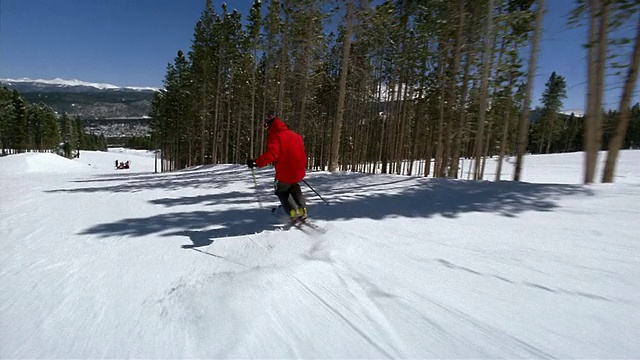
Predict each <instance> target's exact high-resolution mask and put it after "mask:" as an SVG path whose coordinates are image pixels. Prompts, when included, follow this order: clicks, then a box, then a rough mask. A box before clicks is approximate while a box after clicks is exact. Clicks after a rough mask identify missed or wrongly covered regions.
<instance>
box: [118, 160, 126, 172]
mask: <svg viewBox="0 0 640 360" xmlns="http://www.w3.org/2000/svg"><path fill="white" fill-rule="evenodd" d="M128 168H129V160H127V161H124V162H122V161H118V160H116V169H117V170H122V169H128Z"/></svg>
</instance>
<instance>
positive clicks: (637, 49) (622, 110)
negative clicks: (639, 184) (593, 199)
mask: <svg viewBox="0 0 640 360" xmlns="http://www.w3.org/2000/svg"><path fill="white" fill-rule="evenodd" d="M638 64H640V22H638V27H637V30H636V39H635V45H634V47H633V53H632V55H631V61H630V63H629V68H628V70H627V78H626V80H625V83H624V88H623V90H622V96H621V98H620V107H619V108H618V112H619V118H618V126H617V127H616V130H615V133H614V135H613V137H612V138H611V141H610V142H609V152H608V153H607V160H606V162H605V166H604V173H603V175H602V182H603V183H611V182H613V177H614V175H615V170H616V162H617V161H618V154H619V153H620V148H621V147H622V143H623V142H624V138H625V135H626V133H627V127H628V125H629V113H630V107H631V98H632V96H633V92H634V90H635V87H636V83H637V81H638Z"/></svg>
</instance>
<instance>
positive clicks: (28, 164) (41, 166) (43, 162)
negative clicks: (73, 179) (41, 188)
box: [0, 153, 90, 175]
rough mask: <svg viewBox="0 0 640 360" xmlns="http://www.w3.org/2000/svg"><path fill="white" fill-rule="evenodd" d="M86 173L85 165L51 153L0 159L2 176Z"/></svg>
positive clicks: (86, 167)
mask: <svg viewBox="0 0 640 360" xmlns="http://www.w3.org/2000/svg"><path fill="white" fill-rule="evenodd" d="M88 171H90V168H89V167H88V166H87V165H86V164H82V163H79V162H76V161H74V160H70V159H67V158H64V157H62V156H60V155H56V154H52V153H23V154H16V155H9V156H5V157H1V158H0V173H1V174H3V175H18V174H32V173H79V172H80V173H81V172H88Z"/></svg>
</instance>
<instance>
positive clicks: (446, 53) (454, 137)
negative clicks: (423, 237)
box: [151, 0, 638, 179]
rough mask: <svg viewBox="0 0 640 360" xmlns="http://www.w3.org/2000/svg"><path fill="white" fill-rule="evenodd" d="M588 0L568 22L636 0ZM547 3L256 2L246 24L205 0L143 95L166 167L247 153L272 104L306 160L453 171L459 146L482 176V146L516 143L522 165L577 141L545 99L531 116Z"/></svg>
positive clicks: (260, 136) (499, 149) (260, 142)
mask: <svg viewBox="0 0 640 360" xmlns="http://www.w3.org/2000/svg"><path fill="white" fill-rule="evenodd" d="M592 3H593V4H592ZM585 4H587V3H585V2H584V1H576V7H577V11H576V13H575V14H574V16H575V18H576V19H578V20H580V19H582V18H589V16H591V15H592V14H596V15H594V16H600V19H604V22H605V23H609V22H613V21H614V20H615V21H616V24H624V23H625V21H626V23H627V24H628V23H629V21H632V20H629V19H635V17H634V16H627V17H626V18H623V17H621V16H618V14H622V13H624V14H626V15H629V14H631V15H633V14H634V12H635V11H637V10H638V9H637V8H638V5H637V4H635V3H632V2H629V1H625V0H616V1H604V2H603V1H601V0H594V1H592V2H589V3H588V5H585ZM604 5H607V6H609V8H608V11H607V12H605V13H603V12H601V11H600V10H601V9H600V7H602V6H604ZM585 6H586V7H587V9H586V10H585ZM544 8H545V7H544V0H537V1H534V0H452V1H431V2H428V3H424V2H420V1H410V0H395V1H386V2H384V3H382V4H380V5H377V6H375V7H374V6H372V5H371V2H370V1H366V0H359V1H356V0H345V1H337V2H336V1H330V0H296V1H294V0H270V1H267V2H266V3H265V4H264V5H263V4H262V3H261V2H260V1H259V0H256V1H255V2H254V4H253V7H252V8H251V10H250V13H249V14H248V16H247V17H246V21H244V22H243V16H242V15H241V14H240V13H238V12H237V11H229V10H228V9H227V8H226V6H225V5H224V4H223V5H222V8H221V9H222V11H221V12H220V13H218V12H216V10H215V9H214V6H213V3H212V2H211V1H210V0H206V3H205V8H204V10H203V12H202V14H201V17H200V19H199V21H198V22H197V23H196V24H195V27H194V34H193V38H192V42H191V46H190V48H189V50H188V51H187V52H186V53H185V52H183V51H181V50H180V51H178V52H177V56H176V57H175V58H174V59H173V61H172V62H171V63H169V64H168V65H167V73H166V76H165V79H164V89H162V90H161V91H160V92H158V93H157V94H156V97H155V98H154V101H153V104H152V114H151V116H152V122H151V128H152V133H153V142H154V145H155V147H157V148H160V149H162V156H163V160H165V161H163V170H165V171H166V170H169V171H170V170H175V169H180V168H184V167H187V166H192V165H197V164H210V163H241V162H243V161H244V160H245V159H246V158H253V157H255V156H256V155H257V154H258V153H259V152H260V151H261V150H262V149H263V147H264V140H265V139H264V137H265V133H264V131H263V130H262V119H264V118H265V117H266V116H267V115H269V114H276V115H277V116H279V117H280V118H281V119H283V120H284V121H285V122H286V123H287V125H289V127H290V128H292V129H293V130H295V131H297V132H299V133H301V134H302V135H303V137H304V140H305V143H306V147H307V150H308V155H309V166H310V167H311V168H314V169H329V170H332V171H333V170H336V169H340V170H350V171H363V172H373V171H378V169H381V171H382V172H383V173H397V174H400V173H401V172H405V173H414V172H415V169H411V167H409V168H407V169H405V170H403V168H402V166H401V164H402V163H403V162H404V161H406V160H416V159H434V160H435V161H434V166H430V165H429V164H430V162H427V164H428V166H427V167H426V168H425V169H424V175H425V176H426V175H432V176H439V177H457V176H458V174H459V159H460V158H463V157H467V158H474V159H475V166H474V178H482V177H483V169H484V166H483V164H484V161H485V159H486V157H487V156H491V155H498V156H500V157H502V156H506V155H513V154H518V155H519V156H518V164H519V166H521V164H522V155H523V154H524V153H525V152H529V151H531V152H550V151H557V150H559V149H565V150H577V149H579V148H580V145H579V144H580V141H581V140H580V136H581V133H583V132H584V131H586V128H585V129H584V130H583V129H580V128H577V129H576V126H575V124H574V120H575V123H579V120H577V118H573V119H571V120H569V119H567V118H564V117H562V116H560V115H558V111H559V110H560V109H559V108H558V105H559V104H558V102H557V101H555V100H554V99H550V100H549V101H548V102H546V103H545V105H544V108H545V115H544V119H545V121H546V122H539V123H537V124H536V123H534V124H533V126H530V125H531V122H530V118H529V116H528V114H529V110H528V109H529V107H530V104H531V87H532V83H533V75H534V74H535V69H536V64H535V60H536V57H537V49H538V44H539V38H540V34H541V32H542V18H543V14H544ZM598 9H600V10H598ZM578 10H579V11H578ZM598 14H599V15H598ZM609 15H610V16H611V17H610V18H607V17H605V16H609ZM334 19H341V21H340V23H339V24H337V26H336V24H334V23H332V21H333V20H334ZM595 23H596V22H594V24H595ZM590 24H591V23H590ZM605 28H606V27H605ZM610 28H611V27H609V29H610ZM331 29H334V30H335V31H331ZM585 38H586V34H585ZM523 48H527V49H529V48H530V49H531V51H529V52H528V53H524V54H523V52H522V49H523ZM620 49H621V48H618V49H617V51H620ZM604 53H605V54H606V51H604ZM523 57H526V59H525V58H523ZM620 63H622V64H625V63H629V64H631V65H628V66H627V67H628V68H629V69H633V68H634V66H635V68H636V69H637V64H636V65H633V62H632V61H630V62H629V61H626V60H625V61H619V62H618V65H619V64H620ZM623 67H624V66H623ZM556 80H557V79H556ZM556 100H557V99H556ZM561 100H562V97H561V96H560V101H561ZM560 105H561V104H560ZM627 107H630V105H627ZM601 108H602V107H601V106H598V107H597V109H601ZM597 112H599V111H597ZM592 114H593V112H592ZM623 115H624V114H623ZM623 117H624V116H621V118H623ZM592 118H593V116H590V117H587V120H588V121H589V119H592ZM620 121H622V120H620ZM541 124H544V127H543V128H540V126H542V125H541ZM565 124H568V125H565ZM589 124H590V123H589ZM563 126H568V127H571V126H574V127H572V128H571V130H569V128H567V129H565V128H564V127H563ZM589 128H590V127H589ZM616 128H617V126H616ZM598 129H600V130H599V131H600V132H599V134H600V135H601V136H603V135H604V134H605V132H604V131H606V129H604V127H602V126H601V127H598ZM565 130H566V131H565ZM575 131H577V132H578V133H577V134H572V132H575ZM534 134H535V136H534ZM625 134H626V132H625ZM625 134H623V137H624V135H625ZM531 136H533V137H534V138H533V139H530V137H531ZM567 137H570V139H567ZM605 137H606V136H605ZM589 139H591V138H589ZM583 142H584V143H586V141H583ZM598 146H599V148H603V147H604V146H605V144H604V143H599V144H598ZM409 163H413V161H409ZM499 163H500V164H501V163H502V162H501V161H500V162H499ZM519 169H521V168H519ZM516 173H518V176H517V178H516V179H518V178H519V176H520V175H519V173H520V170H518V169H517V171H516Z"/></svg>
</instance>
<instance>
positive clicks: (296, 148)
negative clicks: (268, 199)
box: [247, 115, 307, 224]
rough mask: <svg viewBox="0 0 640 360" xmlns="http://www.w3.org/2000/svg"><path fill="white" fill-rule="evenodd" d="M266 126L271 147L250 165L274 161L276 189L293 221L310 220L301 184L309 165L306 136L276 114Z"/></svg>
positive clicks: (263, 165) (262, 165)
mask: <svg viewBox="0 0 640 360" xmlns="http://www.w3.org/2000/svg"><path fill="white" fill-rule="evenodd" d="M264 129H265V130H268V131H269V135H268V136H267V150H266V151H265V152H264V154H262V155H260V156H259V157H258V158H257V159H255V160H253V159H248V160H247V166H248V167H249V168H254V167H259V168H261V167H265V166H267V165H269V164H271V163H273V165H274V167H275V169H276V181H275V193H276V195H277V196H278V199H279V200H280V203H281V204H282V207H283V208H284V210H285V211H286V212H287V214H289V218H290V220H291V223H293V224H295V223H298V222H304V221H306V220H307V206H306V200H305V198H304V195H303V194H302V190H301V189H300V185H299V184H298V183H299V182H300V181H302V180H303V179H304V176H305V175H306V168H307V153H306V152H305V150H304V142H303V140H302V136H300V135H299V134H298V133H296V132H294V131H292V130H289V128H288V127H287V125H285V124H284V123H283V122H282V121H280V119H278V118H277V117H275V115H271V116H269V117H268V118H267V119H265V121H264Z"/></svg>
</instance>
